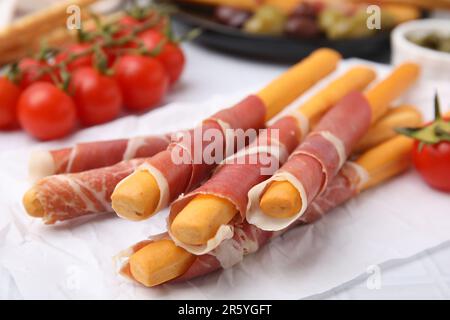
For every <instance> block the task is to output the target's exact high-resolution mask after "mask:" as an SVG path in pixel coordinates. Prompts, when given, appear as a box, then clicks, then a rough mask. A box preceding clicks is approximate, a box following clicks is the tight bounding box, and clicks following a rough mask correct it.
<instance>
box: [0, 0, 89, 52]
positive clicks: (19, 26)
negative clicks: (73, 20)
mask: <svg viewBox="0 0 450 320" xmlns="http://www.w3.org/2000/svg"><path fill="white" fill-rule="evenodd" d="M95 1H96V0H68V1H64V2H58V3H57V4H54V5H53V6H51V7H50V8H48V9H46V10H41V11H38V12H36V13H33V14H30V15H27V16H25V17H23V18H21V19H19V20H17V21H15V22H14V23H12V24H11V25H9V26H8V27H6V28H4V29H2V30H0V52H3V51H7V50H8V49H11V48H17V47H18V46H23V45H27V44H29V41H30V40H33V39H35V38H36V37H38V36H41V35H42V34H45V33H47V32H50V31H52V30H54V29H55V28H57V27H62V26H64V25H65V22H66V19H67V17H68V15H67V12H66V10H67V7H68V6H69V5H72V4H74V5H77V6H79V7H80V8H84V7H86V6H88V5H90V4H92V3H94V2H95Z"/></svg>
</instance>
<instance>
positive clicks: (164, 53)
mask: <svg viewBox="0 0 450 320" xmlns="http://www.w3.org/2000/svg"><path fill="white" fill-rule="evenodd" d="M139 39H140V40H141V41H142V42H143V43H144V45H145V47H146V48H147V50H150V51H151V50H153V49H155V48H157V46H158V44H160V43H161V42H162V41H165V40H166V37H165V36H164V35H163V34H161V33H160V32H158V31H157V30H147V31H144V32H143V33H142V34H140V35H139ZM155 58H156V59H157V60H158V61H160V62H161V63H162V64H163V66H164V67H165V68H166V70H167V73H168V74H169V77H170V84H174V83H175V82H176V81H177V80H178V79H179V78H180V76H181V73H182V72H183V69H184V65H185V63H186V59H185V57H184V54H183V51H182V50H181V48H180V47H179V46H178V45H176V44H174V43H172V42H166V43H165V44H164V46H163V48H162V49H161V51H160V52H159V54H158V55H157V56H156V57H155Z"/></svg>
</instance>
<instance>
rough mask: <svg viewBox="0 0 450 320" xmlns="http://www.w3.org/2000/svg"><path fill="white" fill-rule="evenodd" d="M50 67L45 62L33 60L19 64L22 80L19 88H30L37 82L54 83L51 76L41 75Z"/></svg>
mask: <svg viewBox="0 0 450 320" xmlns="http://www.w3.org/2000/svg"><path fill="white" fill-rule="evenodd" d="M46 66H48V64H47V63H46V62H45V61H39V60H36V59H32V58H24V59H22V60H21V61H20V62H19V70H20V72H21V74H22V75H21V78H20V83H19V86H20V88H22V89H25V88H27V87H29V86H30V85H31V84H32V83H34V82H37V81H44V82H52V77H51V76H50V74H48V73H45V74H41V71H42V68H43V67H46Z"/></svg>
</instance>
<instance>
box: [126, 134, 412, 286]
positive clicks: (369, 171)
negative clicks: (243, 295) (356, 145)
mask: <svg viewBox="0 0 450 320" xmlns="http://www.w3.org/2000/svg"><path fill="white" fill-rule="evenodd" d="M412 145H413V142H412V140H410V139H408V138H406V137H395V138H392V139H390V140H389V141H387V142H385V143H383V144H381V145H379V146H377V147H375V148H373V149H371V150H369V151H367V152H366V153H364V154H363V155H362V156H361V157H360V158H359V159H358V160H357V161H356V162H350V161H347V162H346V163H345V164H344V165H343V166H342V168H341V170H340V171H339V173H338V174H337V175H336V176H335V177H334V179H333V180H332V181H331V182H330V183H329V184H328V186H327V189H326V190H325V192H323V193H322V194H321V195H320V196H319V197H317V198H316V199H315V201H314V202H313V203H312V204H311V205H310V206H309V207H308V209H307V210H306V212H305V214H304V215H303V216H302V217H300V218H299V219H298V220H296V221H295V223H293V224H291V225H290V226H289V228H285V229H283V230H281V231H276V232H274V231H265V230H262V229H259V228H258V227H256V226H254V225H251V224H248V223H247V222H245V221H244V222H243V223H242V224H240V225H236V226H235V232H234V236H233V238H231V239H227V240H225V241H223V242H222V243H221V244H220V245H219V246H218V247H217V248H216V249H215V250H213V251H211V252H209V253H207V254H203V255H199V256H195V255H193V254H191V253H189V252H188V251H186V250H184V249H183V248H181V247H178V246H176V245H175V243H174V242H173V241H172V240H170V238H169V235H168V234H167V233H166V234H162V235H159V236H156V237H154V238H152V239H149V240H145V241H142V242H140V243H137V244H136V245H134V246H132V247H131V248H129V249H127V250H125V251H123V252H122V253H121V254H119V256H118V258H119V259H120V260H121V262H122V264H121V266H120V273H121V274H122V275H124V276H126V277H128V278H130V279H132V280H134V281H137V282H138V283H141V284H143V285H145V286H148V287H153V286H156V285H159V284H163V283H167V282H171V281H184V280H189V279H192V278H195V277H198V276H201V275H205V274H207V273H211V272H213V271H215V270H217V269H220V268H229V267H231V266H233V265H235V264H237V263H239V262H240V261H242V259H243V258H244V256H245V255H248V254H251V253H254V252H256V251H258V250H259V249H260V248H261V247H262V246H263V245H265V244H266V243H267V242H268V241H269V240H270V239H272V238H274V237H277V236H279V235H281V234H283V233H285V232H286V231H288V230H290V229H291V228H293V227H294V226H297V225H301V224H305V223H311V222H314V221H316V220H317V219H319V218H320V217H322V216H323V215H325V214H326V213H328V212H329V211H330V210H331V209H333V208H335V207H337V206H339V205H340V204H342V203H344V202H345V201H347V200H348V199H350V198H352V197H354V196H355V195H357V194H358V192H359V191H361V190H364V189H367V188H370V187H373V186H375V185H378V184H380V183H382V182H383V181H386V180H387V179H390V178H392V177H393V176H395V175H398V174H399V173H401V172H404V171H405V170H406V169H407V168H408V167H409V165H410V153H411V148H412Z"/></svg>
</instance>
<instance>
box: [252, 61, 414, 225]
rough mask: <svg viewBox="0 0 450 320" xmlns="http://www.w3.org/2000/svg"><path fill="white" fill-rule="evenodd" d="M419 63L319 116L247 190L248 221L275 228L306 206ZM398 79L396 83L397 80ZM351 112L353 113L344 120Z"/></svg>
mask: <svg viewBox="0 0 450 320" xmlns="http://www.w3.org/2000/svg"><path fill="white" fill-rule="evenodd" d="M417 75H418V67H417V66H416V65H414V64H404V65H402V66H400V67H398V68H397V69H396V70H394V71H393V73H392V74H391V75H390V76H389V77H388V78H387V79H385V80H383V81H382V82H380V83H379V84H377V85H376V86H375V87H374V88H372V89H371V90H370V91H369V92H368V93H367V94H366V97H367V98H366V97H364V96H362V95H360V94H358V93H353V94H350V95H348V96H347V97H346V98H344V99H343V100H342V101H341V104H340V105H339V106H336V107H335V108H333V109H332V110H331V111H330V112H329V113H328V114H327V116H326V117H324V118H323V119H322V121H321V122H320V123H319V125H318V127H317V128H316V130H315V131H314V132H312V133H311V134H310V135H309V136H308V137H307V138H306V140H305V142H303V143H302V144H301V145H300V146H299V147H298V148H297V149H296V151H294V153H293V154H292V155H291V157H290V159H289V160H288V161H287V162H286V163H285V164H284V165H283V167H282V168H281V169H280V170H279V171H278V172H277V173H275V174H274V176H273V177H272V178H270V179H269V180H266V181H264V182H262V183H260V184H259V185H257V186H255V187H253V188H252V190H250V192H249V199H250V200H249V201H250V202H249V209H248V211H247V217H246V218H247V221H248V222H249V223H251V224H254V225H256V226H257V227H258V228H261V229H263V230H268V231H277V230H282V229H284V228H287V227H288V226H289V225H290V224H292V223H294V222H295V221H296V220H298V218H299V217H300V216H301V215H303V214H304V213H305V211H306V209H307V208H308V204H309V203H312V202H313V201H314V199H315V198H316V197H317V196H318V195H319V194H320V193H321V192H323V191H324V190H325V189H326V188H327V185H328V183H329V181H331V180H332V179H333V177H334V176H335V175H336V174H337V172H338V171H339V170H340V168H341V167H342V165H343V164H344V163H345V160H346V159H347V157H348V156H349V155H350V153H351V152H352V151H353V149H354V148H355V147H356V145H357V143H358V142H359V140H360V139H361V138H362V137H363V136H364V134H365V133H366V132H367V131H368V129H369V125H370V122H375V121H376V120H378V118H379V117H380V116H381V115H382V114H384V113H385V111H386V110H387V108H388V104H389V103H390V102H391V101H392V100H394V99H395V98H397V97H398V96H399V95H400V94H401V93H402V92H403V91H404V90H405V89H407V88H408V87H409V85H410V84H412V83H413V81H414V80H415V78H416V77H417ZM399 78H400V79H403V81H402V82H400V83H397V80H399ZM350 114H355V115H356V114H357V117H353V115H352V120H350V121H348V119H350V118H349V116H350Z"/></svg>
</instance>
